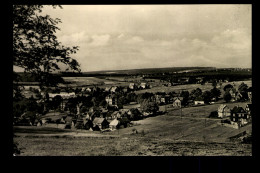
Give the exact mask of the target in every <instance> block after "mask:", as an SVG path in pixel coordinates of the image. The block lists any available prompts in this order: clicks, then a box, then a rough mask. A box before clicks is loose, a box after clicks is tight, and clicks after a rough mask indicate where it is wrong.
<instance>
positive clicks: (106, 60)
mask: <svg viewBox="0 0 260 173" xmlns="http://www.w3.org/2000/svg"><path fill="white" fill-rule="evenodd" d="M62 7H63V9H59V8H56V9H53V8H50V7H46V8H45V10H44V11H43V13H44V14H45V13H47V14H49V15H50V16H51V17H53V18H56V17H57V18H60V19H61V20H62V23H61V24H59V25H58V27H60V29H61V31H58V32H57V36H58V40H59V41H60V42H62V43H63V44H64V45H67V46H79V49H80V50H79V51H78V52H77V54H75V55H73V57H74V58H75V59H77V60H78V62H79V63H80V65H81V69H82V71H96V70H120V69H135V68H153V67H187V66H189V67H190V66H213V67H242V68H244V67H245V68H249V67H251V22H252V21H251V5H63V6H62Z"/></svg>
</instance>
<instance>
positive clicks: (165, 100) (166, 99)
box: [160, 95, 170, 104]
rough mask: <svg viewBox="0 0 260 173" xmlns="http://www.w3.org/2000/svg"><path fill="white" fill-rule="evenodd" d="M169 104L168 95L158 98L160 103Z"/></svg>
mask: <svg viewBox="0 0 260 173" xmlns="http://www.w3.org/2000/svg"><path fill="white" fill-rule="evenodd" d="M169 102H170V95H164V96H161V98H160V103H164V104H168V103H169Z"/></svg>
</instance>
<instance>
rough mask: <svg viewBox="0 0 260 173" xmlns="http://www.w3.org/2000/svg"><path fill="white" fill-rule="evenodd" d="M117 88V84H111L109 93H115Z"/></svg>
mask: <svg viewBox="0 0 260 173" xmlns="http://www.w3.org/2000/svg"><path fill="white" fill-rule="evenodd" d="M118 90H119V89H118V87H117V86H113V87H111V89H110V92H111V93H115V92H117V91H118Z"/></svg>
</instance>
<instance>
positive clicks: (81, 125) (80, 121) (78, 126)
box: [75, 117, 84, 129]
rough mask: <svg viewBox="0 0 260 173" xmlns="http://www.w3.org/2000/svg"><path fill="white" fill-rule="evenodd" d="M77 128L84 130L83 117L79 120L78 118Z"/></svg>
mask: <svg viewBox="0 0 260 173" xmlns="http://www.w3.org/2000/svg"><path fill="white" fill-rule="evenodd" d="M75 127H76V128H77V129H84V121H83V118H82V117H78V118H77V121H76V124H75Z"/></svg>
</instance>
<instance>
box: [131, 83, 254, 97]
mask: <svg viewBox="0 0 260 173" xmlns="http://www.w3.org/2000/svg"><path fill="white" fill-rule="evenodd" d="M242 82H244V83H245V84H247V86H248V87H251V86H252V81H251V80H250V81H236V82H234V84H235V87H236V88H237V87H238V86H239V85H240V84H241V83H242ZM227 84H233V82H226V83H223V84H222V88H220V90H221V92H222V94H223V93H224V91H223V88H224V86H225V85H227ZM196 88H200V89H201V90H202V91H206V90H211V89H212V84H211V83H207V84H205V85H201V84H187V85H177V86H171V87H167V86H157V87H153V88H151V89H144V90H139V91H135V93H136V94H140V93H145V92H150V93H156V92H166V93H169V92H172V91H174V92H180V91H182V90H187V91H189V92H190V91H192V90H193V89H196Z"/></svg>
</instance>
